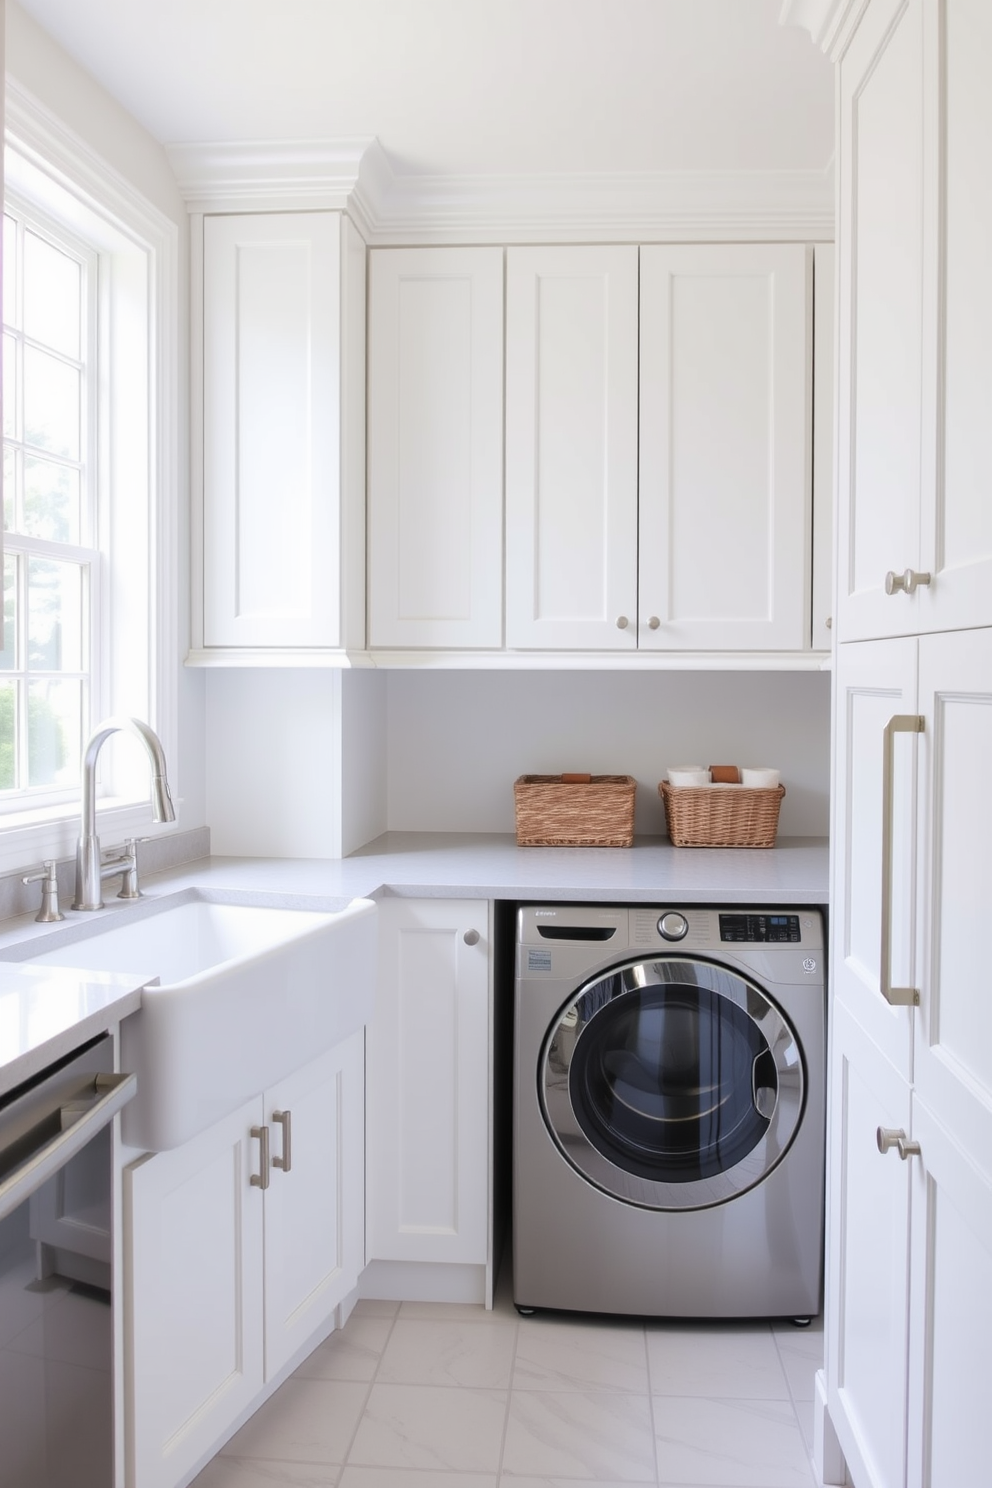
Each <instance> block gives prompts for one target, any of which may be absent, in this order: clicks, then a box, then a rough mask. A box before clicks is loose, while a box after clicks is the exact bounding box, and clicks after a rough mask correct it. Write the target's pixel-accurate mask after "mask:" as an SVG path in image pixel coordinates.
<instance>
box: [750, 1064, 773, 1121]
mask: <svg viewBox="0 0 992 1488" xmlns="http://www.w3.org/2000/svg"><path fill="white" fill-rule="evenodd" d="M761 1059H762V1055H761V1054H756V1055H755V1056H754V1063H753V1064H752V1065H751V1104H752V1105H753V1106H754V1109H755V1110H756V1111H757V1113H758V1115H759V1116H761V1117H763V1118H764V1120H765V1121H771V1119H772V1117H773V1116H774V1115H775V1107H776V1106H777V1105H778V1091H777V1090H776V1089H775V1088H774V1087H773V1086H771V1085H759V1084H758V1065H759V1064H760V1063H761Z"/></svg>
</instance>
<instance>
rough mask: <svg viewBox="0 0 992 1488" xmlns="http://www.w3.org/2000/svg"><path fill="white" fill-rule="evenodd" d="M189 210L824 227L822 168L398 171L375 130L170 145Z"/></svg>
mask: <svg viewBox="0 0 992 1488" xmlns="http://www.w3.org/2000/svg"><path fill="white" fill-rule="evenodd" d="M168 154H169V159H170V161H171V162H172V166H173V169H174V170H175V173H176V178H177V180H178V183H179V189H180V191H181V192H182V194H183V196H184V197H185V198H186V202H187V205H188V206H189V209H190V211H201V212H204V211H205V212H209V211H225V212H237V211H264V210H281V211H294V210H300V211H302V210H314V209H315V208H325V209H326V208H333V209H338V210H342V211H347V212H349V213H350V215H351V216H352V217H353V218H354V220H355V223H356V226H357V227H358V229H359V231H360V232H361V233H362V235H363V236H364V237H365V239H366V241H368V242H370V243H375V244H395V243H409V242H411V241H415V242H438V243H443V242H462V243H464V242H492V241H494V240H495V241H498V242H504V243H505V242H528V241H531V242H532V241H535V240H541V239H547V238H549V237H550V238H552V239H555V240H558V241H569V240H573V239H574V240H580V239H585V240H588V239H589V238H590V236H592V237H594V238H596V239H597V240H599V241H610V240H616V241H624V240H628V241H629V240H631V239H635V240H637V241H640V242H643V241H651V240H652V239H664V240H666V241H671V240H673V239H674V240H691V239H692V238H698V237H700V236H705V237H707V238H716V239H720V238H735V239H744V240H747V239H768V238H777V239H796V240H808V239H810V238H832V237H833V172H832V168H831V167H827V168H826V169H825V170H815V171H673V172H659V173H636V172H618V173H615V174H608V173H605V172H604V173H601V174H589V175H579V174H576V175H550V174H543V175H518V176H430V175H398V174H397V173H396V172H395V171H394V170H393V167H392V165H391V164H390V161H389V159H388V157H387V155H386V152H385V151H384V150H383V149H382V146H381V145H380V144H379V141H378V140H377V139H375V138H368V139H348V140H295V141H289V142H283V143H280V142H276V143H266V142H249V143H237V144H202V145H172V146H170V147H169V149H168Z"/></svg>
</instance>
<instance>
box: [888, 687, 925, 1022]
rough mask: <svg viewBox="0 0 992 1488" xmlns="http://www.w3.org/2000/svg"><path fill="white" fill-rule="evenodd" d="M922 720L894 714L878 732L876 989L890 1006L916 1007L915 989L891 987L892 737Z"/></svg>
mask: <svg viewBox="0 0 992 1488" xmlns="http://www.w3.org/2000/svg"><path fill="white" fill-rule="evenodd" d="M924 727H925V721H924V719H923V718H921V717H920V716H919V715H918V714H916V713H896V714H895V715H894V716H893V717H892V718H890V719H889V721H888V723H887V724H886V725H885V728H884V729H883V730H882V913H881V921H882V944H881V947H880V950H879V958H878V986H879V991H880V992H881V994H882V996H883V997H884V998H885V1000H886V1002H888V1003H890V1004H891V1005H892V1007H917V1006H918V1005H919V1001H920V993H919V989H918V988H917V987H893V985H892V776H893V770H894V758H893V756H894V750H895V737H896V734H922V733H923V730H924Z"/></svg>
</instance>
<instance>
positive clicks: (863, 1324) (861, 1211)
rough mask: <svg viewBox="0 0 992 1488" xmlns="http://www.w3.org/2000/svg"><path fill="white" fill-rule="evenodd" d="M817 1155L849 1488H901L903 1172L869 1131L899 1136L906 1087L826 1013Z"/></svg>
mask: <svg viewBox="0 0 992 1488" xmlns="http://www.w3.org/2000/svg"><path fill="white" fill-rule="evenodd" d="M829 1104H830V1111H831V1117H830V1134H829V1141H828V1151H827V1166H828V1179H827V1183H828V1194H829V1203H828V1204H827V1285H826V1337H827V1344H826V1376H827V1397H828V1402H829V1407H830V1416H831V1420H832V1422H833V1426H834V1429H835V1430H836V1433H837V1436H838V1439H839V1441H840V1444H841V1448H842V1450H843V1453H844V1456H845V1458H846V1459H847V1463H848V1467H849V1469H850V1472H851V1476H852V1480H853V1481H854V1482H855V1483H856V1484H857V1488H905V1482H906V1479H905V1471H906V1424H907V1423H906V1395H907V1372H908V1361H909V1288H910V1273H909V1265H910V1246H909V1227H910V1181H911V1176H912V1164H911V1163H908V1162H900V1161H899V1158H898V1156H897V1154H896V1153H895V1151H892V1152H889V1153H887V1154H886V1155H884V1156H883V1155H882V1154H881V1153H880V1152H879V1149H878V1145H877V1141H876V1133H877V1129H878V1128H879V1127H883V1128H888V1129H890V1130H893V1131H897V1130H901V1131H903V1132H905V1133H907V1134H908V1133H909V1132H910V1129H911V1112H910V1087H909V1085H908V1083H907V1081H906V1080H905V1079H904V1078H903V1077H902V1075H901V1074H900V1073H899V1072H898V1071H897V1070H896V1069H894V1068H893V1066H892V1065H891V1064H890V1063H889V1061H888V1060H887V1059H886V1058H885V1056H884V1055H883V1054H882V1052H881V1051H880V1050H879V1048H878V1046H877V1045H876V1044H875V1043H874V1042H873V1041H872V1040H871V1039H870V1038H868V1037H867V1036H866V1034H865V1032H864V1030H863V1029H862V1028H861V1026H860V1024H859V1023H858V1022H857V1021H856V1020H855V1018H854V1017H853V1016H852V1015H851V1013H850V1012H849V1011H848V1009H847V1008H846V1007H845V1006H844V1005H843V1004H835V1007H834V1014H833V1020H832V1026H831V1050H830V1083H829Z"/></svg>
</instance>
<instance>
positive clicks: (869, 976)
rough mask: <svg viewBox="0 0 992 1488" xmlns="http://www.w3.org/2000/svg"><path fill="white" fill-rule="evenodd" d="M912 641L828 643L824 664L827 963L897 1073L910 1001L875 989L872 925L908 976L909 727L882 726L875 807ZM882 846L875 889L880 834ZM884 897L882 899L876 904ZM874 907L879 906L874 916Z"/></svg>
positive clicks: (912, 941)
mask: <svg viewBox="0 0 992 1488" xmlns="http://www.w3.org/2000/svg"><path fill="white" fill-rule="evenodd" d="M916 666H917V656H916V641H915V639H912V638H906V639H901V640H893V641H858V642H854V643H852V644H849V645H844V646H839V647H838V648H837V653H836V658H835V670H834V792H833V801H832V813H833V821H832V838H833V843H834V853H833V860H832V862H833V868H832V871H833V883H832V887H831V904H832V906H833V913H832V915H831V972H832V976H833V986H834V996H835V999H836V1000H837V1001H839V1002H843V1003H844V1004H845V1005H846V1006H847V1007H848V1008H849V1009H850V1011H851V1013H852V1014H853V1015H854V1017H855V1018H857V1020H858V1022H859V1023H860V1024H861V1025H862V1027H863V1028H865V1029H866V1031H867V1032H868V1033H869V1035H870V1036H871V1038H872V1039H874V1041H875V1043H876V1044H877V1045H878V1047H879V1048H880V1049H881V1050H882V1051H883V1052H884V1053H885V1055H886V1056H887V1058H888V1059H889V1060H890V1061H891V1062H892V1064H893V1065H894V1066H895V1067H896V1068H897V1069H898V1070H899V1071H900V1073H901V1074H902V1076H903V1078H904V1079H905V1080H907V1081H908V1080H910V1079H911V1078H912V1050H913V1009H912V1007H911V1006H906V1005H901V1006H892V1005H890V1003H889V1002H887V1001H886V999H885V997H884V996H883V995H882V992H881V989H880V978H881V972H882V965H881V961H882V957H881V948H882V935H883V918H884V934H885V937H886V944H887V947H888V951H889V972H890V977H889V980H890V981H891V983H892V984H893V985H895V986H898V987H915V986H917V985H918V972H917V957H916V920H915V891H916V866H915V865H916V843H917V826H916V809H917V806H916V789H917V786H916V782H917V756H918V753H919V750H920V748H921V747H923V748H925V747H926V745H925V741H922V742H921V737H920V736H919V735H918V734H914V733H908V732H901V731H900V732H898V733H892V731H891V730H890V733H891V747H890V755H889V760H890V763H891V787H892V789H891V798H890V801H889V806H888V810H887V812H886V813H885V814H884V816H883V804H884V796H885V793H884V781H885V770H886V748H887V743H886V729H887V727H888V725H889V722H890V720H891V719H892V718H898V717H912V716H914V715H916V713H917V708H916V680H917V678H916ZM884 833H887V834H888V840H889V843H890V846H891V854H890V860H889V872H888V886H887V887H888V893H887V895H886V894H883V884H882V868H883V834H884ZM883 901H884V904H883ZM883 907H884V908H885V909H886V911H887V913H886V914H885V915H884V917H883Z"/></svg>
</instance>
